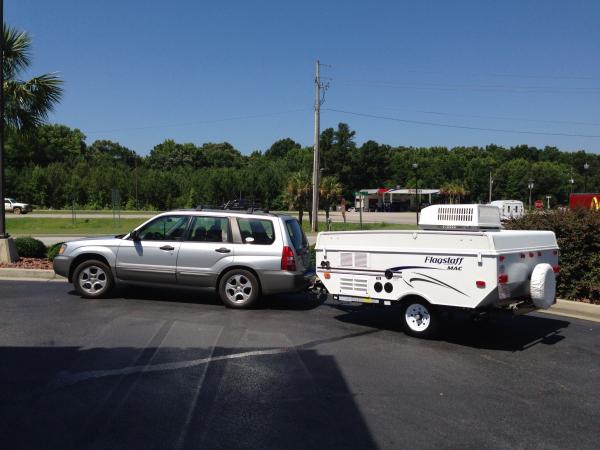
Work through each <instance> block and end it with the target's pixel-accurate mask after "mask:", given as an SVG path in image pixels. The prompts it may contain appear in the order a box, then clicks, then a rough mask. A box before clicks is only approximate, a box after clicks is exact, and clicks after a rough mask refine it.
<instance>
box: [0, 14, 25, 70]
mask: <svg viewBox="0 0 600 450" xmlns="http://www.w3.org/2000/svg"><path fill="white" fill-rule="evenodd" d="M2 32H3V34H4V49H3V51H4V67H3V72H4V79H5V80H8V79H12V78H14V77H16V76H17V75H18V74H19V73H20V72H21V71H23V70H25V69H26V68H27V67H29V65H30V64H31V38H30V37H29V35H28V34H27V33H26V32H25V31H19V30H17V29H16V28H13V27H11V26H9V25H6V24H3V29H2Z"/></svg>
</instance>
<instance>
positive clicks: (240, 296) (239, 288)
mask: <svg viewBox="0 0 600 450" xmlns="http://www.w3.org/2000/svg"><path fill="white" fill-rule="evenodd" d="M219 297H221V301H222V302H223V304H224V305H225V306H227V307H228V308H234V309H248V308H252V307H254V306H256V304H257V302H258V299H259V297H260V285H259V283H258V280H257V279H256V276H254V274H253V273H252V272H249V271H248V270H244V269H233V270H230V271H229V272H226V273H225V274H224V275H223V276H222V277H221V280H220V281H219Z"/></svg>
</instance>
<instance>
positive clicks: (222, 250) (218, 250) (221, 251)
mask: <svg viewBox="0 0 600 450" xmlns="http://www.w3.org/2000/svg"><path fill="white" fill-rule="evenodd" d="M215 252H219V253H229V252H231V250H230V249H228V248H227V247H221V248H216V249H215Z"/></svg>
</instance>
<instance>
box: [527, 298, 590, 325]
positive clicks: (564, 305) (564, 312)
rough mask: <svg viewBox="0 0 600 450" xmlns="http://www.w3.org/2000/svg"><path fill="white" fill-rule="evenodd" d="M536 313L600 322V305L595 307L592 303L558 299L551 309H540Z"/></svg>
mask: <svg viewBox="0 0 600 450" xmlns="http://www.w3.org/2000/svg"><path fill="white" fill-rule="evenodd" d="M536 312H540V313H543V314H553V315H556V316H563V317H571V318H573V319H581V320H589V321H591V322H600V305H593V304H591V303H583V302H575V301H571V300H561V299H558V300H556V304H555V305H552V306H551V307H550V309H546V310H541V309H540V310H538V311H536Z"/></svg>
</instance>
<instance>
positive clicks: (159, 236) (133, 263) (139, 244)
mask: <svg viewBox="0 0 600 450" xmlns="http://www.w3.org/2000/svg"><path fill="white" fill-rule="evenodd" d="M189 219H190V217H189V216H188V215H182V214H173V215H165V216H159V217H157V218H156V219H154V220H152V221H150V222H148V223H147V224H145V225H143V226H142V227H141V228H139V229H138V230H136V233H134V236H133V237H132V238H130V239H127V240H124V241H123V243H122V244H121V246H120V247H119V251H118V252H117V264H116V266H117V278H119V279H121V280H124V281H141V282H149V283H167V284H174V283H176V282H177V277H176V269H177V255H178V254H179V249H180V246H181V241H182V239H183V237H184V235H185V233H186V230H187V227H188V223H189Z"/></svg>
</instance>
